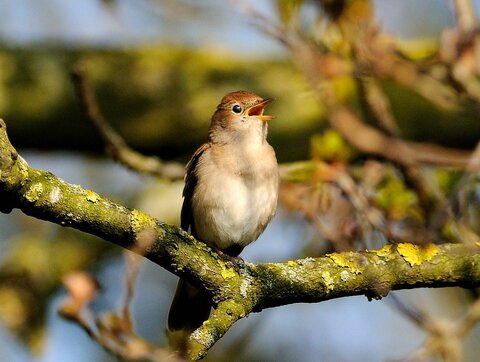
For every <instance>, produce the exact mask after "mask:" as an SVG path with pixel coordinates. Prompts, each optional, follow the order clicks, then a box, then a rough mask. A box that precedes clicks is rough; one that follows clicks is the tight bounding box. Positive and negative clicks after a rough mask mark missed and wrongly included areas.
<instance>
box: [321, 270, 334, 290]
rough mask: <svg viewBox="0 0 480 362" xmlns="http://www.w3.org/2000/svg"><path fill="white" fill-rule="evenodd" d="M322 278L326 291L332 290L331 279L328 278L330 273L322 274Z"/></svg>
mask: <svg viewBox="0 0 480 362" xmlns="http://www.w3.org/2000/svg"><path fill="white" fill-rule="evenodd" d="M322 278H323V283H324V284H325V287H326V288H327V290H333V284H334V283H333V278H332V277H331V276H330V273H329V272H328V271H327V270H325V271H324V272H322Z"/></svg>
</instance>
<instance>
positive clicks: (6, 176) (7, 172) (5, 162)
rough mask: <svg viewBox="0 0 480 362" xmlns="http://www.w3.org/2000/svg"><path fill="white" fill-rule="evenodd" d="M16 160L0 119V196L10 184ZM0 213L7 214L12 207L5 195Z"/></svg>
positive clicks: (3, 123) (16, 157)
mask: <svg viewBox="0 0 480 362" xmlns="http://www.w3.org/2000/svg"><path fill="white" fill-rule="evenodd" d="M17 160H18V153H17V151H16V150H15V149H14V148H13V146H12V145H11V143H10V140H9V139H8V136H7V125H6V124H5V121H4V120H3V119H1V118H0V195H2V193H3V192H4V191H6V189H7V188H8V184H9V183H11V180H10V179H11V177H12V174H13V169H14V166H15V164H16V162H17ZM0 199H1V200H2V201H1V202H0V212H3V213H9V212H10V211H12V209H13V206H12V202H11V198H9V197H8V196H7V195H2V197H1V198H0Z"/></svg>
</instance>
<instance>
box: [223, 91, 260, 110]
mask: <svg viewBox="0 0 480 362" xmlns="http://www.w3.org/2000/svg"><path fill="white" fill-rule="evenodd" d="M261 100H262V97H260V96H258V95H257V94H255V93H253V92H248V91H236V92H231V93H228V94H227V95H226V96H225V97H223V98H222V100H221V101H220V104H219V105H218V107H217V108H225V106H228V105H229V104H231V103H234V102H238V103H240V104H242V105H243V106H245V107H248V106H250V105H253V104H255V103H258V102H260V101H261Z"/></svg>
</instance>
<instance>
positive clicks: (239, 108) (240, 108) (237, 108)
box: [232, 104, 242, 113]
mask: <svg viewBox="0 0 480 362" xmlns="http://www.w3.org/2000/svg"><path fill="white" fill-rule="evenodd" d="M232 111H233V113H240V112H241V111H242V107H240V106H239V105H238V104H235V105H234V106H233V107H232Z"/></svg>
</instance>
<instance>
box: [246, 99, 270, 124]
mask: <svg viewBox="0 0 480 362" xmlns="http://www.w3.org/2000/svg"><path fill="white" fill-rule="evenodd" d="M271 101H273V98H266V99H262V100H261V101H260V102H259V103H257V104H255V105H254V106H252V107H250V108H248V109H247V112H246V113H247V116H250V117H255V118H257V119H259V120H261V121H270V120H271V119H274V118H275V117H273V116H267V115H264V114H263V111H264V109H265V107H266V105H267V104H268V103H270V102H271Z"/></svg>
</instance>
